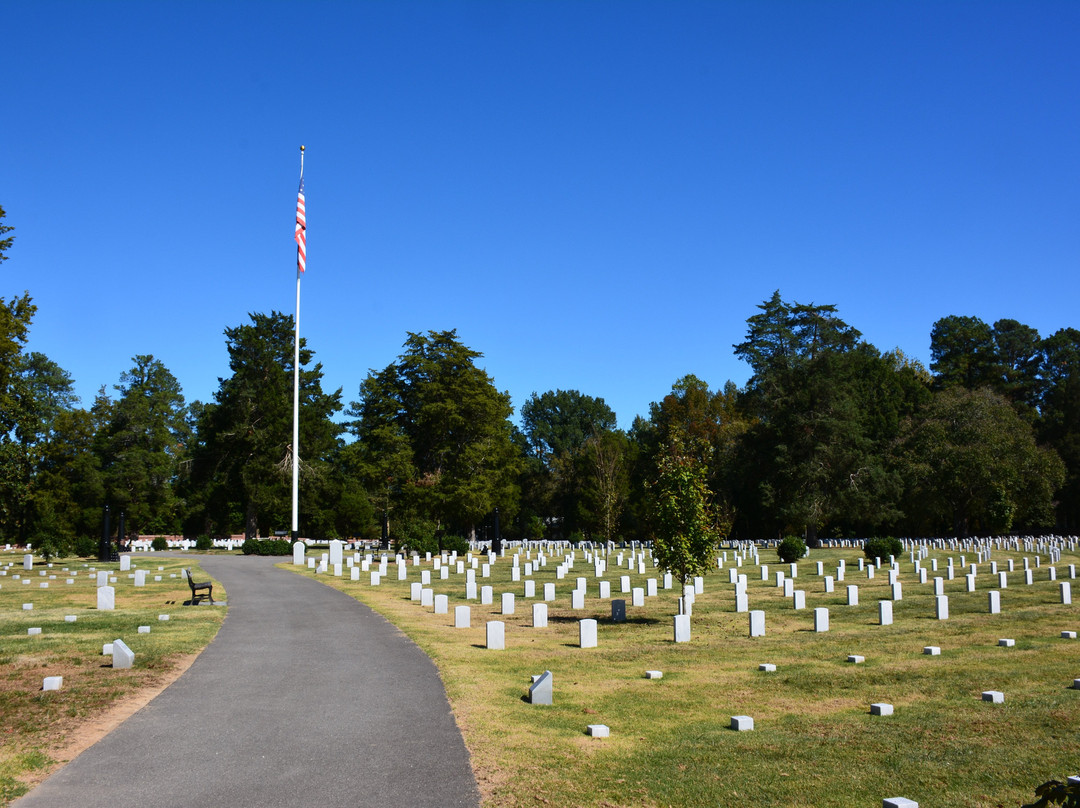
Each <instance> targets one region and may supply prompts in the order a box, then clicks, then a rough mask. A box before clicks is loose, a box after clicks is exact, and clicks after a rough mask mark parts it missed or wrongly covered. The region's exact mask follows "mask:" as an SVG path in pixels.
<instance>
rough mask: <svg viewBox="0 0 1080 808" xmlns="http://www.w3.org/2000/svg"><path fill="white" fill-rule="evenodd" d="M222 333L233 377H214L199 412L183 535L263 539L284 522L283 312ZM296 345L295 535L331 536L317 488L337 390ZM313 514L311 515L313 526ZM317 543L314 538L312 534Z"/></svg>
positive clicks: (333, 440)
mask: <svg viewBox="0 0 1080 808" xmlns="http://www.w3.org/2000/svg"><path fill="white" fill-rule="evenodd" d="M250 317H251V322H250V323H249V324H244V325H240V326H236V327H235V328H226V329H225V338H226V347H227V349H228V352H229V369H230V370H231V371H232V375H231V376H229V377H228V378H224V379H218V390H217V392H216V393H215V394H214V401H213V402H212V403H209V404H206V405H201V406H200V407H199V408H198V409H199V413H198V422H197V425H196V436H195V441H194V446H193V448H192V464H191V475H190V478H189V480H188V484H187V490H189V491H190V495H189V496H190V500H191V505H192V507H191V508H190V509H189V517H188V520H187V523H186V530H187V531H189V532H195V533H231V532H234V531H237V530H241V531H243V533H244V535H245V536H248V537H252V536H256V535H269V533H270V532H271V531H273V530H275V529H278V530H285V529H288V527H289V526H290V525H291V517H292V514H291V510H292V493H291V476H292V453H293V450H294V447H293V446H292V423H293V412H292V402H293V349H294V345H293V342H294V333H295V332H294V326H293V318H292V316H291V315H286V314H281V313H279V312H271V313H270V314H269V315H266V314H261V313H257V314H252V315H250ZM313 357H314V352H313V351H312V350H311V349H309V348H308V347H307V345H306V341H305V340H303V339H301V341H300V367H301V370H300V514H299V517H300V532H301V534H302V535H305V536H313V534H314V533H315V531H325V530H329V529H330V525H332V524H333V522H334V520H333V518H327V516H326V515H325V514H326V509H327V503H326V502H325V497H327V496H332V492H333V490H334V489H333V486H327V485H324V484H323V478H324V477H325V476H326V475H329V474H330V462H331V459H332V458H333V456H334V453H335V451H336V450H337V448H338V435H339V434H340V432H341V427H340V426H339V425H337V424H335V423H334V422H333V421H332V420H331V417H332V416H333V415H334V414H335V413H336V412H338V411H339V410H340V409H341V390H340V389H339V390H337V391H336V392H334V393H330V394H327V393H324V392H323V390H322V365H321V364H319V363H316V364H315V365H314V366H312V367H308V366H309V365H311V362H312V359H313ZM313 514H319V516H318V518H317V519H313V518H312V515H313ZM314 537H318V536H314Z"/></svg>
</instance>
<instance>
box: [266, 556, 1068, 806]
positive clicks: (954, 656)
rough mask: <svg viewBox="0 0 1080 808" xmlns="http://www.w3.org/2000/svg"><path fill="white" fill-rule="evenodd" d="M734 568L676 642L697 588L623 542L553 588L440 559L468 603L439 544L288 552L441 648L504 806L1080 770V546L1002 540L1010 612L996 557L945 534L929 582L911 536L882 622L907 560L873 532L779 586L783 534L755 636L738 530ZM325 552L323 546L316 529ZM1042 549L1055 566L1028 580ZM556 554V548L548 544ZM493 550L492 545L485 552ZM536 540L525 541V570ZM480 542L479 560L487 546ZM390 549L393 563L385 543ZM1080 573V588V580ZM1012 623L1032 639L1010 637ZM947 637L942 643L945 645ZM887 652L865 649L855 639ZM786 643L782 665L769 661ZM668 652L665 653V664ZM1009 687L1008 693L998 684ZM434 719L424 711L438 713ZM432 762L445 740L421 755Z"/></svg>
mask: <svg viewBox="0 0 1080 808" xmlns="http://www.w3.org/2000/svg"><path fill="white" fill-rule="evenodd" d="M726 552H727V558H728V560H727V561H726V562H725V563H724V568H723V569H718V570H713V571H712V572H711V573H710V574H709V575H708V576H706V577H705V580H704V592H703V593H702V594H699V595H697V597H696V602H695V603H694V604H693V616H692V619H691V625H692V639H691V641H690V642H688V643H679V644H675V643H674V642H673V628H672V616H673V615H674V614H675V612H676V611H677V599H678V594H679V593H678V592H677V591H676V590H675V589H671V590H664V589H663V583H662V576H661V575H660V574H659V573H657V572H656V571H654V570H653V569H652V565H651V563H649V564H648V565H647V567H648V569H647V572H646V574H645V575H638V574H637V573H636V571H635V572H630V570H628V569H626V568H625V567H623V568H619V567H617V566H616V563H615V556H614V554H612V556H611V557H610V558H609V566H608V570H607V572H606V574H605V576H604V578H602V579H597V578H596V577H594V573H593V568H592V565H591V564H589V563H587V562H586V561H585V558H584V553H583V552H582V551H581V550H578V551H577V553H576V561H575V567H574V569H571V570H569V571H568V572H567V573H566V577H565V578H564V579H562V580H556V570H555V568H556V566H557V564H558V562H559V561H561V559H562V554H561V553H560V554H559V555H558V556H557V557H553V558H550V559H549V560H548V563H547V565H546V566H544V567H539V568H538V569H537V571H536V572H535V573H534V574H533V575H532V576H531V578H532V579H533V580H534V581H536V590H537V595H538V597H536V598H530V599H526V598H524V596H523V586H524V583H523V582H524V581H525V580H527V578H526V576H524V575H522V576H521V578H522V581H521V582H512V581H511V569H512V562H511V551H510V550H507V555H506V557H505V558H500V559H498V560H497V561H496V563H495V564H494V565H492V568H491V573H490V578H483V577H481V571H479V570H478V571H477V573H476V583H477V589H478V593H479V587H480V586H483V585H491V586H492V587H493V591H494V598H493V604H492V605H490V606H481V605H480V600H479V598H477V599H476V600H466V599H465V575H463V574H458V573H457V571H456V566H455V565H451V566H452V568H453V571H452V572H451V575H450V578H449V579H447V580H443V579H440V577H439V572H435V571H433V575H432V585H431V587H430V588H431V589H433V590H434V592H435V593H436V594H446V595H448V596H449V611H448V614H438V615H436V614H434V613H433V608H432V607H431V606H426V607H422V606H421V605H420V602H419V601H412V600H411V598H410V594H411V593H410V584H411V583H412V582H415V581H419V580H420V573H421V571H422V570H433V564H432V562H422V563H421V565H420V566H418V567H417V566H412V565H411V564H410V565H409V566H408V567H407V574H408V580H406V581H398V580H397V569H396V566H395V565H394V563H393V560H392V559H391V563H390V565H389V567H388V572H387V575H386V576H384V577H383V578H382V579H381V583H380V584H379V585H378V586H372V585H370V576H369V573H368V572H363V573H361V575H360V578H361V580H359V581H351V580H350V576H349V571H348V569H346V570H345V574H344V575H343V576H342V577H340V578H338V577H335V576H333V575H327V574H320V575H317V576H316V574H315V572H314V571H313V570H311V569H308V568H301V567H293V566H292V565H291V564H288V563H285V564H282V565H281V566H282V567H284V568H287V569H292V570H295V571H296V572H297V573H298V574H302V575H308V576H313V577H317V579H318V580H319V581H321V582H323V583H325V584H327V585H330V586H333V587H336V588H338V589H341V590H342V591H344V592H346V593H348V594H350V595H352V596H354V597H356V598H357V599H358V600H360V601H362V602H364V603H366V604H368V605H369V606H371V607H372V608H374V609H375V610H376V611H378V612H380V613H381V614H382V615H384V616H385V617H386V618H387V619H388V620H390V621H391V622H392V623H394V624H395V625H397V626H398V627H399V628H400V629H401V630H402V631H403V632H405V633H406V634H407V635H408V636H409V637H411V638H412V639H413V640H414V641H415V642H416V643H417V644H418V645H419V646H420V647H421V648H422V649H423V650H424V651H425V652H426V653H427V654H428V655H429V656H431V658H432V659H433V660H434V661H435V664H436V665H437V666H438V669H439V671H440V674H441V676H442V679H443V682H444V684H445V686H446V690H447V694H448V696H449V698H450V702H451V705H452V707H453V710H454V714H455V716H456V718H457V721H458V724H459V726H460V727H461V730H462V732H463V734H464V736H465V741H466V744H467V746H468V748H469V750H470V753H471V755H472V763H473V767H474V770H475V772H476V776H477V781H478V783H479V785H480V788H481V792H482V794H483V797H484V805H485V806H500V808H501V807H502V806H511V807H518V806H522V807H523V806H547V807H548V808H562V807H564V806H565V807H567V808H569V806H596V808H613V807H614V806H647V807H650V808H651V807H653V806H687V807H690V806H710V807H715V806H717V805H744V806H835V808H851V806H875V805H881V802H882V799H884V798H887V797H898V796H902V797H907V798H909V799H912V800H915V801H916V802H918V803H919V804H921V805H924V806H931V805H940V806H944V805H948V806H1019V805H1020V804H1022V803H1025V802H1031V801H1033V800H1034V793H1035V788H1036V786H1038V785H1040V784H1041V783H1043V782H1045V781H1047V780H1050V779H1060V780H1064V778H1065V777H1066V776H1067V775H1071V774H1080V733H1078V732H1077V728H1078V727H1080V690H1075V689H1072V688H1071V685H1072V683H1073V680H1074V679H1076V678H1078V677H1080V640H1073V639H1063V638H1062V637H1061V632H1062V631H1064V630H1072V631H1078V630H1080V607H1078V605H1077V602H1078V601H1074V603H1073V604H1070V605H1065V604H1062V603H1061V595H1060V589H1059V584H1060V583H1061V582H1062V581H1063V580H1064V581H1069V582H1070V583H1071V584H1072V585H1073V589H1074V591H1075V590H1076V584H1077V583H1078V582H1077V581H1076V580H1070V578H1069V570H1068V565H1070V564H1073V565H1078V566H1080V558H1078V557H1077V553H1075V552H1072V553H1070V552H1068V551H1066V552H1065V553H1064V555H1063V557H1062V559H1061V561H1060V562H1059V563H1058V564H1056V565H1054V566H1055V567H1056V572H1057V580H1056V581H1051V580H1049V573H1048V569H1047V568H1048V566H1049V562H1048V560H1047V556H1046V555H1045V554H1044V555H1043V556H1042V557H1041V559H1040V560H1041V567H1039V568H1035V558H1036V555H1035V553H1034V552H1029V553H1027V554H1025V553H1021V552H1006V551H1003V550H995V552H994V554H993V560H994V561H995V562H997V563H998V564H999V565H1001V566H1002V569H1006V566H1005V565H1006V563H1007V561H1008V559H1010V558H1012V559H1014V561H1015V566H1016V570H1015V571H1014V572H1011V573H1008V576H1007V583H1008V586H1007V588H1006V589H1004V590H1001V593H1000V597H1001V613H1000V614H994V615H992V614H989V613H988V592H989V591H990V590H996V589H998V578H997V576H992V575H991V573H990V569H989V562H983V563H980V564H979V565H978V574H977V578H976V591H975V592H970V593H969V592H967V591H966V581H965V578H964V573H965V572H967V569H966V568H965V569H963V570H961V569H960V566H959V565H960V563H961V561H960V556H961V555H965V556H966V559H965V563H966V564H967V565H970V564H971V563H973V562H974V561H975V560H976V559H975V558H974V556H975V553H974V552H967V553H961V552H959V551H949V552H944V551H932V552H931V554H930V556H929V557H928V558H927V559H925V560H924V561H923V562H922V563H923V565H924V566H925V567H927V568H929V567H930V559H932V558H937V559H938V560H939V563H940V571H939V572H932V571H931V572H929V578H928V583H925V584H922V583H920V582H919V577H918V574H917V573H916V572H915V571H914V566H913V564H912V563H911V562H910V558H909V556H908V555H906V554H905V556H904V557H903V558H901V559H900V574H899V580H900V581H901V583H902V587H903V592H902V599H901V600H899V601H895V602H893V608H894V623H893V625H888V626H882V625H879V624H878V623H879V619H878V601H879V600H889V599H891V594H892V591H891V587H890V585H889V582H888V574H887V567H888V563H887V562H885V563H883V564H882V568H881V569H880V570H877V571H876V573H877V574H876V575H875V578H874V579H873V580H869V579H868V578H867V574H866V573H865V572H860V571H859V569H858V560H859V558H860V555H861V552H860V551H858V550H853V549H847V550H840V549H836V550H831V549H822V550H814V551H811V553H810V556H809V558H806V559H803V560H802V561H801V562H800V563H799V565H798V574H797V577H796V578H795V581H794V585H795V589H799V590H803V591H805V593H806V596H805V597H806V608H805V609H801V610H797V611H796V610H795V609H794V607H793V599H792V597H790V596H789V597H785V596H784V595H783V590H782V589H779V588H777V586H776V584H775V579H774V574H775V572H776V571H784V572H785V573H787V572H788V571H789V566H788V565H786V564H780V563H778V562H777V559H776V556H775V552H774V551H772V550H764V549H763V550H761V556H760V560H761V562H763V563H765V564H767V565H768V566H769V568H770V572H769V579H768V580H761V573H760V571H759V567H758V566H757V565H756V564H754V563H753V562H752V560H750V559H747V560H745V561H744V562H743V565H742V567H741V568H740V569H739V572H741V573H745V574H746V576H747V591H748V596H749V608H750V609H759V610H764V611H765V615H766V635H765V636H764V637H757V638H750V637H749V636H748V633H749V632H748V627H749V620H748V615H747V614H746V613H737V612H736V611H735V597H734V586H733V585H732V584H731V583H729V579H728V568H729V567H730V566H732V565H733V563H734V551H733V550H732V549H730V548H728V549H727V550H726ZM308 553H309V556H311V555H317V551H316V550H315V549H314V548H313V549H310V550H309V551H308ZM1025 555H1026V556H1027V557H1028V558H1029V560H1030V564H1031V567H1032V568H1033V579H1034V582H1033V584H1032V585H1030V586H1029V585H1025V579H1024V571H1023V570H1024V566H1023V564H1024V562H1023V559H1024V557H1025ZM950 556H951V557H953V559H954V563H955V564H956V575H955V578H954V579H952V580H949V579H947V578H946V579H945V580H943V582H942V583H943V586H944V592H945V594H946V595H947V596H948V598H949V612H950V617H949V619H947V620H938V619H937V618H936V613H935V598H934V593H933V588H934V583H933V578H934V577H935V576H942V577H943V578H945V577H946V576H947V572H946V563H947V558H948V557H950ZM533 557H534V558H535V553H533ZM840 559H844V560H845V561H846V567H847V568H846V576H845V578H846V580H844V581H838V582H836V584H835V591H834V592H833V593H827V592H825V589H824V578H823V577H822V576H819V575H817V574H816V564H815V562H818V561H821V562H824V575H835V571H836V567H837V561H838V560H840ZM483 560H486V558H484V559H483ZM525 561H526V559H525V557H524V555H523V556H522V558H521V564H522V571H524V563H525ZM467 567H468V564H466V568H467ZM373 568H377V565H373ZM627 574H629V575H630V578H631V584H632V586H634V587H644V586H645V585H646V584H645V580H646V579H647V578H660V579H661V583H660V589H659V591H658V595H657V596H656V597H651V598H646V599H645V606H644V607H633V606H631V605H630V604H631V595H630V593H629V592H627V593H626V594H622V593H620V591H619V590H620V576H622V575H627ZM579 576H581V577H585V578H586V580H587V597H586V600H585V608H584V609H583V610H576V611H575V610H572V609H571V608H570V607H571V600H570V592H571V590H572V589H574V587H575V584H576V578H577V577H579ZM598 580H606V581H609V582H611V590H612V592H611V594H612V597H614V598H620V599H625V600H626V602H627V607H626V613H627V621H626V622H625V623H618V624H616V623H613V622H612V621H611V619H610V617H611V607H610V603H609V601H607V600H601V599H600V598H599V596H598V595H599V592H598ZM546 582H554V583H556V600H555V601H553V602H551V603H549V604H548V607H549V613H548V621H549V624H548V627H547V628H533V627H532V604H533V603H535V602H542V600H543V583H546ZM849 584H856V585H858V587H859V605H855V606H849V605H847V602H848V601H847V590H846V587H847V585H849ZM503 592H513V593H515V595H516V609H515V614H513V615H506V616H504V615H502V614H501V598H500V596H501V593H503ZM1078 595H1080V592H1076V594H1074V597H1077V596H1078ZM460 605H468V606H470V607H471V628H462V629H456V628H454V607H455V606H460ZM815 607H826V608H828V609H829V617H830V624H831V630H830V631H828V632H827V633H817V632H815V631H814V608H815ZM582 618H595V619H596V620H597V621H598V624H599V626H598V647H596V648H591V649H582V648H580V647H578V644H579V634H578V630H579V628H578V621H579V620H580V619H582ZM488 620H501V621H503V622H504V623H505V624H506V649H505V650H502V651H497V650H489V649H487V648H486V647H485V644H486V639H485V636H486V635H485V622H486V621H488ZM1001 638H1010V639H1015V647H1012V648H1004V647H999V645H998V640H999V639H1001ZM926 646H938V647H940V649H941V653H940V655H936V656H931V655H927V654H924V653H923V649H924V647H926ZM856 654H857V655H861V656H863V657H865V662H863V663H862V664H852V663H849V662H848V661H847V658H848V656H849V655H856ZM761 663H771V664H774V665H776V671H775V672H774V673H766V672H762V671H759V670H758V666H759V664H761ZM545 670H550V671H552V674H553V679H554V704H553V705H552V706H533V705H531V704H529V703H527V694H528V687H529V684H530V677H531V676H533V675H536V674H540V673H542V672H543V671H545ZM646 670H659V671H662V672H663V678H661V679H646V678H645V671H646ZM987 690H999V691H1002V692H1003V693H1004V697H1005V700H1004V703H1003V704H992V703H989V702H985V701H983V700H982V698H981V694H982V692H983V691H987ZM876 702H886V703H889V704H892V705H893V706H894V708H895V713H894V715H892V716H873V715H871V714H870V705H871V704H872V703H876ZM736 715H746V716H750V717H752V718H753V719H754V730H753V731H750V732H736V731H733V730H732V729H730V724H731V717H732V716H736ZM590 724H606V725H607V726H609V727H610V728H611V736H610V737H609V738H603V739H601V738H592V737H589V736H588V735H587V734H586V727H587V725H590ZM416 731H417V732H422V731H423V728H422V727H417V728H416ZM417 765H423V761H417Z"/></svg>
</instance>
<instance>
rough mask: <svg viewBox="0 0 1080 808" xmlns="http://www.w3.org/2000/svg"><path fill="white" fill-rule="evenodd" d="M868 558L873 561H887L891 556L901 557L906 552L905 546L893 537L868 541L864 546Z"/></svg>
mask: <svg viewBox="0 0 1080 808" xmlns="http://www.w3.org/2000/svg"><path fill="white" fill-rule="evenodd" d="M863 552H864V553H866V557H867V558H869V559H870V560H871V561H873V560H874V559H875V558H881V559H887V558H888V557H889V556H896V557H899V556H900V555H901V554H902V553H903V552H904V545H903V543H901V541H900V539H894V538H893V537H892V536H884V537H878V538H874V539H867V540H866V544H865V545H864V546H863Z"/></svg>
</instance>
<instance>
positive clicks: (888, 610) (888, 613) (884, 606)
mask: <svg viewBox="0 0 1080 808" xmlns="http://www.w3.org/2000/svg"><path fill="white" fill-rule="evenodd" d="M892 614H893V612H892V601H891V600H879V601H878V623H879V624H880V625H882V626H891V625H892Z"/></svg>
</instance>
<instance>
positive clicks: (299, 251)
mask: <svg viewBox="0 0 1080 808" xmlns="http://www.w3.org/2000/svg"><path fill="white" fill-rule="evenodd" d="M295 238H296V269H297V271H299V272H305V271H306V270H307V216H306V214H305V211H304V178H303V177H300V191H299V192H298V193H297V196H296V236H295Z"/></svg>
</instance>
